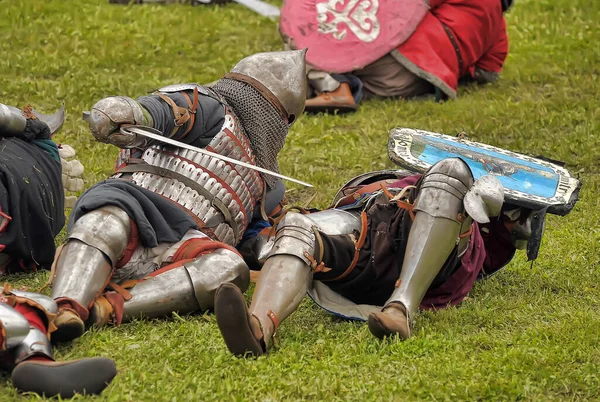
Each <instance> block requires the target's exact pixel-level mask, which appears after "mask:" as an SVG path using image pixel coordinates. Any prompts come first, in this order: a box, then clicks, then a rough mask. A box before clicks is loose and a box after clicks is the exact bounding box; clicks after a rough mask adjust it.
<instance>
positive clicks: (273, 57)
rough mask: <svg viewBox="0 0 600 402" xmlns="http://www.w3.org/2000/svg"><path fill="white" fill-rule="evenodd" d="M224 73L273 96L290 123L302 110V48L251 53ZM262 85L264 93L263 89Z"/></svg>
mask: <svg viewBox="0 0 600 402" xmlns="http://www.w3.org/2000/svg"><path fill="white" fill-rule="evenodd" d="M240 75H241V76H242V77H240ZM243 76H245V77H249V78H250V80H247V79H245V77H243ZM226 77H227V78H231V79H234V80H238V81H245V82H247V83H249V84H250V85H252V86H254V87H255V88H256V89H257V90H259V91H261V92H262V93H263V94H264V95H265V96H266V97H267V98H268V99H269V100H271V101H273V100H275V101H276V102H274V103H278V104H279V105H277V104H275V106H276V107H277V106H281V107H283V109H284V110H283V112H284V114H285V117H287V120H288V124H292V123H293V122H294V121H295V120H296V118H297V117H298V116H300V114H302V112H303V111H304V102H305V101H306V49H303V50H290V51H284V52H268V53H257V54H253V55H252V56H248V57H246V58H244V59H242V60H241V61H240V62H239V63H238V64H236V66H235V67H233V69H232V70H231V72H230V74H228V75H226ZM253 81H254V82H253ZM257 83H258V85H257ZM261 87H264V88H261ZM265 89H266V90H267V91H268V93H264V92H265V91H264V90H265ZM272 98H275V99H272Z"/></svg>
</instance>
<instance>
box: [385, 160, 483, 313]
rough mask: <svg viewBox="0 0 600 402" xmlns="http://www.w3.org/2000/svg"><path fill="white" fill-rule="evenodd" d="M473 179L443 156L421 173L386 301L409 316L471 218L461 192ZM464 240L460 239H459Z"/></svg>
mask: <svg viewBox="0 0 600 402" xmlns="http://www.w3.org/2000/svg"><path fill="white" fill-rule="evenodd" d="M472 183H473V179H472V176H471V172H470V171H469V168H468V167H467V166H466V165H465V164H464V162H462V161H461V160H460V159H446V160H443V161H441V162H439V163H437V164H436V165H434V166H433V167H432V168H431V169H430V171H429V172H428V173H427V174H426V175H425V177H424V179H423V183H422V185H421V189H420V192H419V195H418V198H417V200H416V201H415V207H414V209H413V210H414V211H415V212H416V213H415V219H414V221H413V224H412V227H411V230H410V234H409V236H408V242H407V246H406V251H405V255H404V261H403V263H402V271H401V273H400V278H399V281H398V282H399V286H398V287H397V288H396V289H395V290H394V292H393V293H392V295H391V297H390V298H389V299H388V301H387V302H386V306H387V305H388V304H390V303H402V304H403V305H404V306H405V307H406V309H407V313H408V317H409V319H413V317H414V315H415V313H416V311H417V309H418V308H419V305H420V303H421V301H422V300H423V297H424V296H425V293H426V292H427V290H428V289H429V286H430V285H431V283H432V282H433V280H434V279H435V277H436V276H437V274H438V273H439V272H440V270H441V269H442V267H443V265H444V263H445V262H446V260H447V259H448V257H449V256H450V254H451V253H452V250H453V249H454V247H456V246H457V244H458V239H459V235H460V233H461V232H462V231H463V229H462V228H463V224H466V225H465V227H466V229H468V227H469V225H470V223H471V222H472V221H471V219H470V218H469V217H468V216H466V214H465V212H464V205H463V199H464V195H465V194H466V192H467V191H468V189H469V188H470V187H471V185H472ZM461 243H464V242H461Z"/></svg>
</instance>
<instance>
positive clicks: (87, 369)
mask: <svg viewBox="0 0 600 402" xmlns="http://www.w3.org/2000/svg"><path fill="white" fill-rule="evenodd" d="M56 309H57V306H56V303H55V302H54V301H53V300H52V299H51V298H49V297H48V296H44V295H41V294H38V293H31V292H24V291H20V290H12V289H10V288H9V287H7V286H5V287H4V289H2V290H0V361H1V362H2V367H3V369H7V370H11V371H12V375H11V379H12V383H13V385H14V386H15V388H17V389H18V390H19V391H21V392H35V393H37V394H39V395H43V396H46V397H53V396H61V397H62V398H71V397H73V396H74V395H75V394H88V395H90V394H98V393H100V392H101V391H102V390H103V389H104V388H106V386H107V385H108V384H110V382H111V381H112V379H113V378H114V377H115V375H116V374H117V369H116V366H115V363H114V362H113V361H112V360H110V359H107V358H103V357H94V358H86V359H81V360H73V361H67V362H56V361H54V357H53V353H52V346H51V345H50V340H49V336H50V335H49V334H50V332H51V331H52V329H53V325H52V320H53V318H54V315H55V314H56V311H57V310H56Z"/></svg>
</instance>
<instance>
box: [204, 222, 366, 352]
mask: <svg viewBox="0 0 600 402" xmlns="http://www.w3.org/2000/svg"><path fill="white" fill-rule="evenodd" d="M311 218H314V220H313V219H311ZM317 221H320V222H321V223H322V224H323V226H325V227H327V228H328V229H329V230H331V231H336V230H338V231H339V230H341V229H347V230H348V232H347V233H349V232H352V230H353V229H354V228H356V227H360V222H359V220H358V219H357V218H356V216H354V215H352V214H350V213H347V212H343V211H323V212H319V213H315V214H310V215H302V214H299V213H288V214H287V215H286V216H285V217H284V218H283V219H282V220H281V222H280V223H279V225H278V226H277V233H276V236H275V242H274V244H273V248H272V250H271V252H270V254H269V257H268V259H267V260H266V262H265V263H264V265H263V268H262V270H261V275H260V279H259V281H258V283H257V284H256V289H255V290H254V296H253V298H252V304H251V306H250V308H249V309H248V308H247V307H246V303H245V301H244V298H243V295H242V293H241V292H240V291H239V290H238V289H235V288H234V287H232V286H227V285H224V286H222V287H220V288H219V290H218V291H217V295H216V297H215V315H216V317H217V323H218V325H219V329H220V330H221V334H222V335H223V338H224V339H225V343H226V344H227V347H228V348H229V350H230V351H231V352H232V353H234V354H236V355H245V354H247V353H250V354H252V355H260V354H263V353H264V352H265V351H266V349H267V347H268V346H269V344H270V343H271V339H272V337H273V335H274V333H275V330H276V329H277V326H278V325H279V323H280V321H282V320H284V319H285V318H287V317H288V316H289V315H290V314H292V313H293V312H294V311H295V310H296V309H297V308H298V306H299V305H300V302H301V301H302V299H303V297H304V295H305V294H306V291H307V289H308V286H309V284H310V282H311V280H312V276H313V271H312V269H311V267H312V266H313V265H314V264H313V263H314V261H315V257H314V256H315V255H318V254H319V253H320V250H319V246H318V243H317V235H316V234H315V233H316V232H315V230H316V229H321V228H320V227H319V226H318V225H317V224H316V222H317ZM317 259H319V258H318V257H317Z"/></svg>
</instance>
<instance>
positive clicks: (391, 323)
mask: <svg viewBox="0 0 600 402" xmlns="http://www.w3.org/2000/svg"><path fill="white" fill-rule="evenodd" d="M368 323H369V330H370V331H371V333H372V334H373V335H374V336H376V337H377V338H379V339H383V338H385V337H390V336H393V335H398V336H399V337H400V339H402V340H406V339H408V338H410V323H409V320H408V315H407V313H406V307H404V306H403V305H402V304H400V303H391V304H389V305H388V306H386V307H385V308H384V309H383V310H382V311H381V312H377V313H371V314H370V315H369V320H368Z"/></svg>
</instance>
